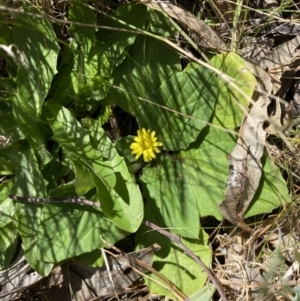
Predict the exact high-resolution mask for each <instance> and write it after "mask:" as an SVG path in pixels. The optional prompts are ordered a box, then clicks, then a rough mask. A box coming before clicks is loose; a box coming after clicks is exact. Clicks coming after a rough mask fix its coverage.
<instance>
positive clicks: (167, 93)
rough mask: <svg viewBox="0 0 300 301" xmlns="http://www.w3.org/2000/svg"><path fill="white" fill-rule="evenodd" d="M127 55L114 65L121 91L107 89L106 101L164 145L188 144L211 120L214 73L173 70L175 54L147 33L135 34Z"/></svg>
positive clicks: (215, 90) (181, 146)
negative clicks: (121, 62)
mask: <svg viewBox="0 0 300 301" xmlns="http://www.w3.org/2000/svg"><path fill="white" fill-rule="evenodd" d="M129 55H130V57H134V58H135V60H131V59H129V58H127V59H126V61H125V62H124V63H123V64H122V65H120V66H119V67H118V68H117V69H116V72H115V77H116V81H115V83H116V85H117V86H119V87H120V88H121V89H111V90H110V93H109V95H108V101H109V102H110V103H116V104H118V105H119V106H120V107H122V108H123V109H124V110H125V111H127V112H129V113H131V114H132V115H134V116H135V117H136V118H137V121H138V124H139V126H140V127H145V128H150V129H151V130H155V131H156V132H157V134H158V135H159V139H160V140H161V141H162V143H163V147H164V149H168V150H178V149H185V148H187V147H188V145H189V144H190V143H191V142H193V141H194V140H195V139H196V138H197V136H198V134H199V131H200V130H201V129H202V128H203V127H204V126H205V125H206V122H208V121H209V119H210V118H211V115H212V112H213V110H214V107H215V103H216V100H217V97H218V93H219V87H218V83H217V79H216V77H215V75H214V74H213V72H211V71H210V70H207V69H206V68H203V67H201V66H195V65H193V67H191V68H187V70H185V71H182V72H178V71H179V66H180V65H179V64H178V62H179V57H178V55H177V54H176V53H175V52H174V51H173V50H171V49H169V48H167V47H166V46H164V45H163V44H162V43H161V42H159V41H157V40H154V39H152V38H149V37H139V38H138V39H137V41H136V43H135V44H134V45H133V46H132V47H131V48H130V51H129ZM145 99H146V100H145ZM177 112H179V114H177Z"/></svg>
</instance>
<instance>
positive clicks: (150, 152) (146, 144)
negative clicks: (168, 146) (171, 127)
mask: <svg viewBox="0 0 300 301" xmlns="http://www.w3.org/2000/svg"><path fill="white" fill-rule="evenodd" d="M134 141H135V142H133V143H131V144H130V148H131V149H132V151H131V153H132V154H133V155H135V159H136V160H137V159H138V158H139V157H140V156H141V155H143V159H144V161H145V162H149V161H151V160H152V159H154V158H156V154H155V153H159V152H160V150H159V149H158V148H157V147H158V146H162V143H161V142H158V141H157V137H155V132H154V131H153V132H151V131H150V130H145V129H144V128H142V129H141V130H138V132H137V137H135V138H134Z"/></svg>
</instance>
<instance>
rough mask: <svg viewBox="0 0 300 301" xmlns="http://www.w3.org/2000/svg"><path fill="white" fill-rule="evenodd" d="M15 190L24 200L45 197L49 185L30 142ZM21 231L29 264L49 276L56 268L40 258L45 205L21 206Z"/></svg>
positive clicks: (21, 158) (22, 152)
mask: <svg viewBox="0 0 300 301" xmlns="http://www.w3.org/2000/svg"><path fill="white" fill-rule="evenodd" d="M15 178H16V179H15V187H14V188H13V191H12V194H16V195H19V196H24V197H46V196H47V194H46V185H45V182H44V179H43V178H42V175H41V173H40V170H39V166H38V163H37V159H36V157H35V155H34V153H33V151H32V149H31V148H30V147H29V145H27V143H24V144H22V146H21V148H20V151H19V160H18V164H17V166H16V176H15ZM18 208H19V212H18V213H17V215H16V217H17V219H18V222H19V223H18V227H17V228H18V231H19V233H20V235H21V237H22V248H23V249H24V255H25V258H26V260H27V261H28V263H29V264H30V265H31V267H32V268H34V270H36V271H37V272H38V273H39V274H40V275H44V276H46V275H48V274H49V273H50V271H51V269H52V267H53V265H52V264H48V263H45V262H43V261H42V260H41V257H40V256H39V255H40V254H39V246H38V236H39V224H40V218H41V213H42V205H36V204H26V205H24V204H18Z"/></svg>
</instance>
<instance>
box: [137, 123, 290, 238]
mask: <svg viewBox="0 0 300 301" xmlns="http://www.w3.org/2000/svg"><path fill="white" fill-rule="evenodd" d="M235 143H236V138H235V137H232V136H230V135H229V134H228V133H226V132H223V131H220V130H216V129H214V128H212V127H210V128H206V129H205V130H203V131H202V132H201V134H200V136H199V138H198V140H197V141H196V142H195V143H193V144H192V145H191V147H190V148H189V149H188V150H186V151H181V152H180V154H179V155H174V156H165V157H160V158H159V159H158V160H157V162H156V164H155V165H154V166H152V167H151V166H148V167H147V168H146V169H144V173H143V176H142V178H141V180H142V182H143V191H144V192H145V197H146V199H147V201H148V203H147V207H148V206H149V209H148V210H150V211H151V210H153V212H156V213H155V215H156V216H157V215H158V216H159V217H160V223H162V221H163V222H164V224H163V225H164V226H166V227H172V231H174V232H176V233H178V234H180V235H183V236H186V237H194V236H195V229H196V228H197V227H199V221H198V218H199V216H209V215H211V216H214V217H215V218H217V219H219V220H221V219H222V215H221V212H220V210H219V204H220V202H221V201H222V200H223V199H224V195H225V189H226V187H227V178H228V161H227V158H226V155H227V154H228V153H230V152H231V151H232V150H233V149H234V146H235ZM287 202H290V199H289V196H288V191H287V187H286V184H285V182H284V180H283V179H282V177H281V175H280V172H279V169H278V168H277V167H275V166H273V165H272V163H271V161H270V159H268V158H265V159H264V165H263V176H262V179H261V183H260V186H259V189H258V191H257V193H256V195H255V197H254V199H253V201H252V203H251V205H250V207H249V209H248V211H247V213H246V217H248V216H253V215H257V214H260V213H267V212H271V211H272V210H273V209H274V208H276V207H278V206H280V205H282V204H284V203H287ZM157 208H159V210H158V209H157ZM172 208H174V209H172ZM197 208H198V213H196V211H197ZM197 215H198V217H197ZM150 221H152V220H151V218H150ZM173 227H175V228H174V229H173ZM189 227H190V228H191V229H190V232H189V231H188V230H187V229H188V228H189Z"/></svg>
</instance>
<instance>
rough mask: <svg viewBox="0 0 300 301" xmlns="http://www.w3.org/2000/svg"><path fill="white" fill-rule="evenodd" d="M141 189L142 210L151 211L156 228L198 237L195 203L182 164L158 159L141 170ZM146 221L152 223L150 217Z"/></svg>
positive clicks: (176, 161) (163, 157)
mask: <svg viewBox="0 0 300 301" xmlns="http://www.w3.org/2000/svg"><path fill="white" fill-rule="evenodd" d="M141 182H142V190H143V193H144V197H145V198H146V200H147V205H146V210H147V212H148V211H149V212H150V211H152V212H153V217H154V216H155V219H156V220H159V223H158V225H159V226H161V227H168V228H171V229H172V232H174V233H177V234H179V235H182V236H184V237H189V238H197V237H198V236H199V228H200V220H199V212H198V207H197V203H196V201H195V200H194V199H193V191H192V189H191V187H190V183H189V180H188V179H187V177H186V176H185V174H184V170H183V164H182V163H181V162H180V161H178V160H176V159H175V160H174V159H172V157H169V156H161V157H159V158H158V159H157V160H156V162H155V163H154V165H153V166H150V165H148V166H147V167H145V168H144V169H143V176H142V177H141ZM149 220H150V221H152V222H154V221H153V220H152V218H151V217H150V218H149Z"/></svg>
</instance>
